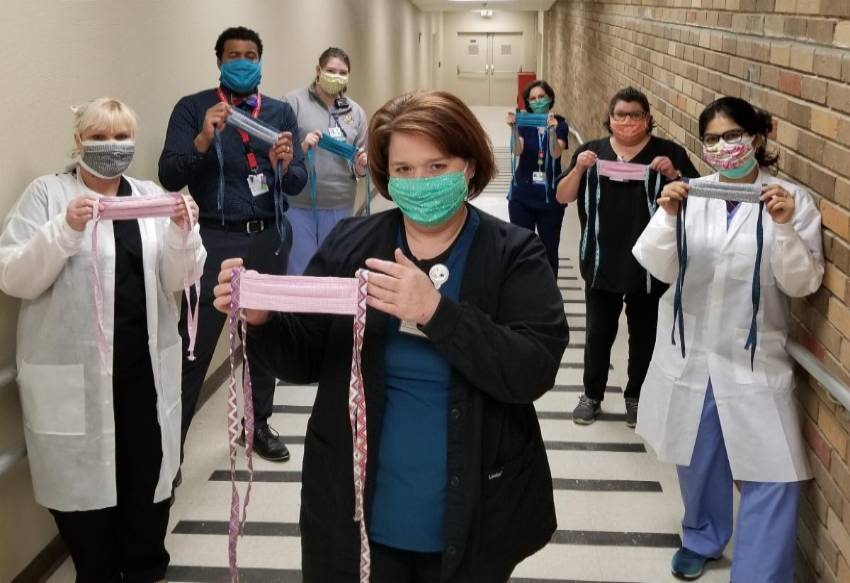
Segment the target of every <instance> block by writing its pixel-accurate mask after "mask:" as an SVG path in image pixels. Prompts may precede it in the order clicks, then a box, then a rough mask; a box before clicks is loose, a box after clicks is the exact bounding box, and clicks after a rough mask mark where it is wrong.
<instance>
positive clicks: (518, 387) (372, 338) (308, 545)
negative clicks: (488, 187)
mask: <svg viewBox="0 0 850 583" xmlns="http://www.w3.org/2000/svg"><path fill="white" fill-rule="evenodd" d="M476 212H478V213H479V214H480V216H481V223H480V225H479V227H478V231H477V232H476V234H475V238H474V240H473V242H472V246H471V248H470V251H469V257H468V259H467V262H466V267H465V270H464V274H463V281H462V285H461V293H460V301H459V302H455V301H452V300H449V299H446V298H443V299H442V301H441V302H440V304H439V306H438V308H437V311H436V312H435V314H434V316H433V317H432V319H431V321H430V322H429V323H428V324H427V325H426V326H424V327H423V330H424V331H425V333H426V334H427V335H428V337H429V339H430V340H431V341H432V342H433V343H434V346H435V347H436V348H437V350H439V352H440V354H441V355H442V356H443V357H445V358H446V359H447V360H448V361H449V363H450V364H451V366H452V382H451V389H450V391H451V392H450V396H449V411H447V412H446V414H447V415H448V416H449V429H448V452H447V453H448V476H449V480H448V484H446V508H445V513H446V520H445V549H444V552H443V566H442V570H443V581H445V582H453V583H457V582H461V581H474V582H475V583H487V582H488V581H493V580H497V579H499V578H501V579H502V580H504V578H505V577H506V576H507V572H509V570H510V569H511V568H512V567H513V566H514V565H516V564H517V563H518V562H520V561H521V560H522V559H524V558H525V557H527V556H528V555H530V554H532V553H534V552H536V551H537V550H539V549H540V548H542V547H543V546H544V545H545V544H546V543H547V542H548V541H549V539H550V537H551V536H552V533H553V532H554V530H555V528H556V522H555V507H554V500H553V494H552V477H551V474H550V471H549V463H548V460H547V458H546V451H545V449H544V447H543V439H542V437H541V434H540V425H539V423H538V421H537V415H536V412H535V410H534V405H533V404H532V402H533V401H534V400H535V399H537V398H539V397H540V396H541V395H543V394H544V393H545V392H546V391H547V390H549V389H550V388H551V387H552V386H553V385H554V383H555V375H556V373H557V371H558V369H559V367H560V362H561V356H562V355H563V353H564V350H565V348H566V346H567V343H568V341H569V329H568V327H567V322H566V317H565V315H564V307H563V300H562V298H561V292H560V291H559V289H558V287H557V284H556V282H555V278H554V276H553V274H552V269H551V267H550V266H549V263H548V261H547V259H546V254H545V251H544V248H543V245H542V244H541V243H540V241H539V240H538V238H537V236H535V235H534V233H532V232H531V231H528V230H526V229H522V228H519V227H516V226H514V225H510V224H508V223H505V222H503V221H501V220H498V219H496V218H494V217H491V216H489V215H487V214H485V213H483V212H481V211H476ZM400 221H401V213H400V212H399V211H398V210H392V211H387V212H383V213H380V214H376V215H373V216H371V217H367V218H355V219H346V220H344V221H342V222H341V223H339V225H337V227H336V228H334V230H333V231H331V233H330V234H329V235H328V237H327V239H326V240H325V241H324V243H323V244H322V246H321V247H320V249H319V250H318V252H317V253H316V255H315V256H314V257H313V260H312V261H311V262H310V265H309V266H308V268H307V271H306V275H314V276H337V277H353V276H354V273H355V271H356V270H357V269H358V268H361V267H363V266H364V261H365V260H366V259H367V258H369V257H377V258H381V259H392V257H393V250H394V248H395V246H396V241H397V237H398V233H399V226H400ZM387 320H388V316H387V315H385V314H383V313H381V312H379V311H377V310H374V309H372V308H369V309H368V311H367V316H366V333H365V338H364V346H363V354H362V368H363V375H364V384H365V390H366V403H367V415H368V429H369V437H368V447H369V463H368V468H367V480H366V492H365V506H366V508H365V510H366V519H367V520H368V519H369V516H370V515H371V512H370V507H371V500H372V493H373V488H372V484H373V480H374V479H375V468H376V464H377V461H378V460H377V457H378V452H379V447H378V442H379V439H380V429H381V419H382V415H383V412H384V406H385V398H386V387H385V385H384V338H385V335H386V327H387V323H388V322H387ZM248 340H249V341H248V355H249V359H251V360H252V361H257V362H259V363H261V364H263V365H264V366H266V367H267V368H268V369H269V370H270V371H272V372H274V373H275V374H276V375H277V377H278V378H281V379H284V380H286V381H289V382H292V383H311V382H315V381H318V382H319V389H318V392H317V395H316V402H315V404H314V407H313V413H312V415H311V416H310V420H309V423H308V425H307V435H306V439H305V450H304V465H303V480H302V490H301V501H302V504H301V537H302V548H303V551H304V558H303V560H304V561H305V573H306V571H307V570H308V569H307V567H308V566H309V565H307V564H306V562H308V561H321V562H325V563H327V562H331V563H332V564H333V565H335V567H336V568H337V569H339V570H343V571H350V572H351V573H354V572H355V571H356V569H357V565H358V561H359V538H358V533H357V529H356V528H355V523H354V522H353V520H352V516H353V512H354V511H353V502H354V495H353V482H352V461H351V448H352V445H351V428H350V424H349V420H348V386H349V374H350V370H351V346H352V320H351V317H344V316H323V315H292V314H290V315H282V314H276V315H275V316H274V317H273V318H272V319H271V320H270V321H269V322H267V323H266V324H264V325H262V326H258V327H252V328H250V329H249V336H248ZM422 438H423V439H427V436H425V435H423V436H422ZM310 570H311V571H314V569H310ZM320 570H321V569H320ZM305 583H310V582H308V581H307V580H306V579H305Z"/></svg>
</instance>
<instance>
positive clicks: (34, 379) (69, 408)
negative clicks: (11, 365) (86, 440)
mask: <svg viewBox="0 0 850 583" xmlns="http://www.w3.org/2000/svg"><path fill="white" fill-rule="evenodd" d="M18 386H19V387H20V393H21V407H22V408H23V411H24V423H25V424H26V426H27V427H28V428H29V429H30V430H32V431H33V432H34V433H48V434H54V435H85V433H86V391H85V369H84V367H83V365H82V364H67V365H58V364H29V363H27V362H23V361H21V368H20V371H18Z"/></svg>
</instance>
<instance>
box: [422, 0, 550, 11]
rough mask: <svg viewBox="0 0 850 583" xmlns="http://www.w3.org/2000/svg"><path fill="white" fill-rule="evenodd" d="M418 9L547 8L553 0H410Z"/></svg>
mask: <svg viewBox="0 0 850 583" xmlns="http://www.w3.org/2000/svg"><path fill="white" fill-rule="evenodd" d="M410 1H411V2H413V4H414V5H415V6H416V7H418V8H419V9H420V10H427V11H442V10H480V9H481V8H483V7H484V6H483V5H484V4H486V5H487V9H489V10H548V9H549V8H550V7H551V6H552V4H554V3H555V0H489V1H487V2H484V1H483V0H410Z"/></svg>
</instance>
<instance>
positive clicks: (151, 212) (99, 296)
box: [91, 193, 201, 374]
mask: <svg viewBox="0 0 850 583" xmlns="http://www.w3.org/2000/svg"><path fill="white" fill-rule="evenodd" d="M181 205H182V206H184V207H185V209H186V214H187V217H188V219H187V220H188V223H189V228H188V229H187V230H186V237H187V238H188V237H191V236H192V230H193V229H194V227H195V218H194V216H193V215H192V209H191V207H190V206H189V202H188V201H187V200H186V198H185V197H183V196H182V195H180V194H179V193H168V194H162V195H156V196H120V197H119V196H109V197H106V196H102V197H100V198H99V199H98V200H97V204H95V205H94V207H93V216H92V230H91V248H92V267H93V270H94V303H95V309H96V311H97V325H96V326H95V337H96V339H97V349H98V352H100V360H101V362H102V363H103V367H104V369H105V370H106V371H107V372H108V373H109V374H112V365H111V362H110V360H109V357H108V353H109V351H110V348H109V343H108V342H107V341H106V333H105V331H104V329H103V282H102V280H101V278H100V266H99V263H100V260H99V257H100V255H99V252H98V245H97V226H98V224H99V223H100V221H127V220H134V219H154V218H171V217H172V216H174V213H176V212H177V209H179V208H180V206H181ZM163 252H167V250H163ZM197 253H198V247H197V245H196V246H195V248H194V254H195V257H197ZM193 269H194V265H193V266H192V267H191V268H189V269H186V270H184V274H183V293H184V294H185V295H186V310H187V317H186V325H187V328H188V332H189V360H195V338H196V336H197V331H198V303H199V301H200V297H201V280H200V274H198V276H199V277H198V278H197V279H195V281H189V274H190V272H191V271H192V270H193ZM193 285H194V286H195V304H194V308H193V307H192V297H191V293H190V288H191V287H192V286H193Z"/></svg>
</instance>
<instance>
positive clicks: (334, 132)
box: [328, 126, 345, 140]
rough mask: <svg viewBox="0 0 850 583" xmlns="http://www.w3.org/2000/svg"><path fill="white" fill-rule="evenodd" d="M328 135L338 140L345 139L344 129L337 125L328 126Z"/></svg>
mask: <svg viewBox="0 0 850 583" xmlns="http://www.w3.org/2000/svg"><path fill="white" fill-rule="evenodd" d="M328 135H329V136H330V137H332V138H334V139H337V140H343V139H345V136H343V135H342V130H341V129H340V128H339V127H337V126H334V127H332V128H328Z"/></svg>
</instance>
